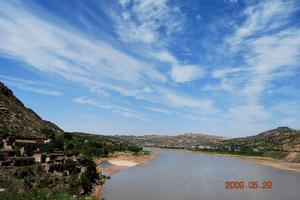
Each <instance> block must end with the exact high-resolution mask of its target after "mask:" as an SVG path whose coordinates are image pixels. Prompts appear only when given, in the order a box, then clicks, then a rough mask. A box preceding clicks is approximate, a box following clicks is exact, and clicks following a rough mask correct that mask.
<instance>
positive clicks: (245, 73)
mask: <svg viewBox="0 0 300 200" xmlns="http://www.w3.org/2000/svg"><path fill="white" fill-rule="evenodd" d="M299 22H300V1H297V0H294V1H292V0H282V1H281V0H266V1H254V0H245V1H242V0H215V1H211V0H201V1H199V0H189V1H182V0H141V1H139V0H119V1H117V0H115V1H111V0H89V1H83V0H73V1H69V0H60V1H53V0H43V1H32V0H27V1H15V0H9V1H8V0H1V1H0V80H1V82H3V83H4V84H6V85H7V86H8V87H9V88H11V89H12V90H13V92H14V93H15V95H16V96H17V97H18V98H19V99H20V100H22V101H23V102H24V104H25V105H26V106H27V107H30V108H32V109H33V110H34V111H35V112H36V113H38V114H39V115H40V116H41V117H42V118H44V119H47V120H50V121H52V122H54V123H56V124H57V125H58V126H60V127H61V128H63V129H64V130H65V131H82V132H90V133H97V134H134V135H143V134H169V135H176V134H180V133H187V132H194V133H206V134H214V135H222V136H233V137H239V136H247V135H253V134H256V133H259V132H262V131H264V130H267V129H273V128H276V127H278V126H289V127H291V128H295V129H300V92H299V88H300V69H299V67H300V55H299V54H300V23H299Z"/></svg>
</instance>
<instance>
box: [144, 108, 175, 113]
mask: <svg viewBox="0 0 300 200" xmlns="http://www.w3.org/2000/svg"><path fill="white" fill-rule="evenodd" d="M147 109H149V110H151V111H153V112H158V113H164V114H170V113H171V112H170V111H169V110H166V109H162V108H147Z"/></svg>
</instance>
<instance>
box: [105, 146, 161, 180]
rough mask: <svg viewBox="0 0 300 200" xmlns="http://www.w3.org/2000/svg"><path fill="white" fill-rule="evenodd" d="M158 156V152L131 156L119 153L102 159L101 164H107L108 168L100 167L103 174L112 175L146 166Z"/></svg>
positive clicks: (126, 153)
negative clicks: (138, 166)
mask: <svg viewBox="0 0 300 200" xmlns="http://www.w3.org/2000/svg"><path fill="white" fill-rule="evenodd" d="M157 155H158V152H147V153H139V154H132V153H128V152H119V153H116V154H114V155H112V156H110V157H109V158H105V159H102V160H101V162H107V163H108V164H109V166H108V167H102V168H101V171H102V172H103V173H104V174H108V175H111V174H114V173H117V172H118V171H120V170H123V169H127V168H130V167H135V166H137V165H147V164H148V163H149V162H150V161H151V160H152V159H154V158H155V157H156V156H157Z"/></svg>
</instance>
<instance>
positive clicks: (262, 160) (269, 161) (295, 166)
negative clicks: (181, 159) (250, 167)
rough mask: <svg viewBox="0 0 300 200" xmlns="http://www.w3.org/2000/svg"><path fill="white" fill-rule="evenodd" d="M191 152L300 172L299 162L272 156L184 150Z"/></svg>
mask: <svg viewBox="0 0 300 200" xmlns="http://www.w3.org/2000/svg"><path fill="white" fill-rule="evenodd" d="M186 151H188V152H191V153H199V154H206V155H211V156H222V157H231V158H237V159H241V160H244V161H247V162H251V163H255V164H259V165H264V166H270V167H274V168H277V169H283V170H290V171H295V172H299V173H300V163H291V162H287V161H283V160H277V159H274V158H268V157H259V156H246V155H235V154H228V153H216V152H204V151H190V150H186Z"/></svg>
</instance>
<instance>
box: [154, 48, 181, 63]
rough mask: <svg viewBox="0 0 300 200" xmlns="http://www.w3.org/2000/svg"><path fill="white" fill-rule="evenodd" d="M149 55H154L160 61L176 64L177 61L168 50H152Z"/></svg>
mask: <svg viewBox="0 0 300 200" xmlns="http://www.w3.org/2000/svg"><path fill="white" fill-rule="evenodd" d="M150 55H152V56H154V57H155V58H157V59H158V60H160V61H162V62H169V63H173V64H176V63H178V62H179V61H178V60H177V59H176V58H175V57H174V56H173V55H172V54H171V53H170V52H168V51H159V52H152V53H150Z"/></svg>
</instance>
